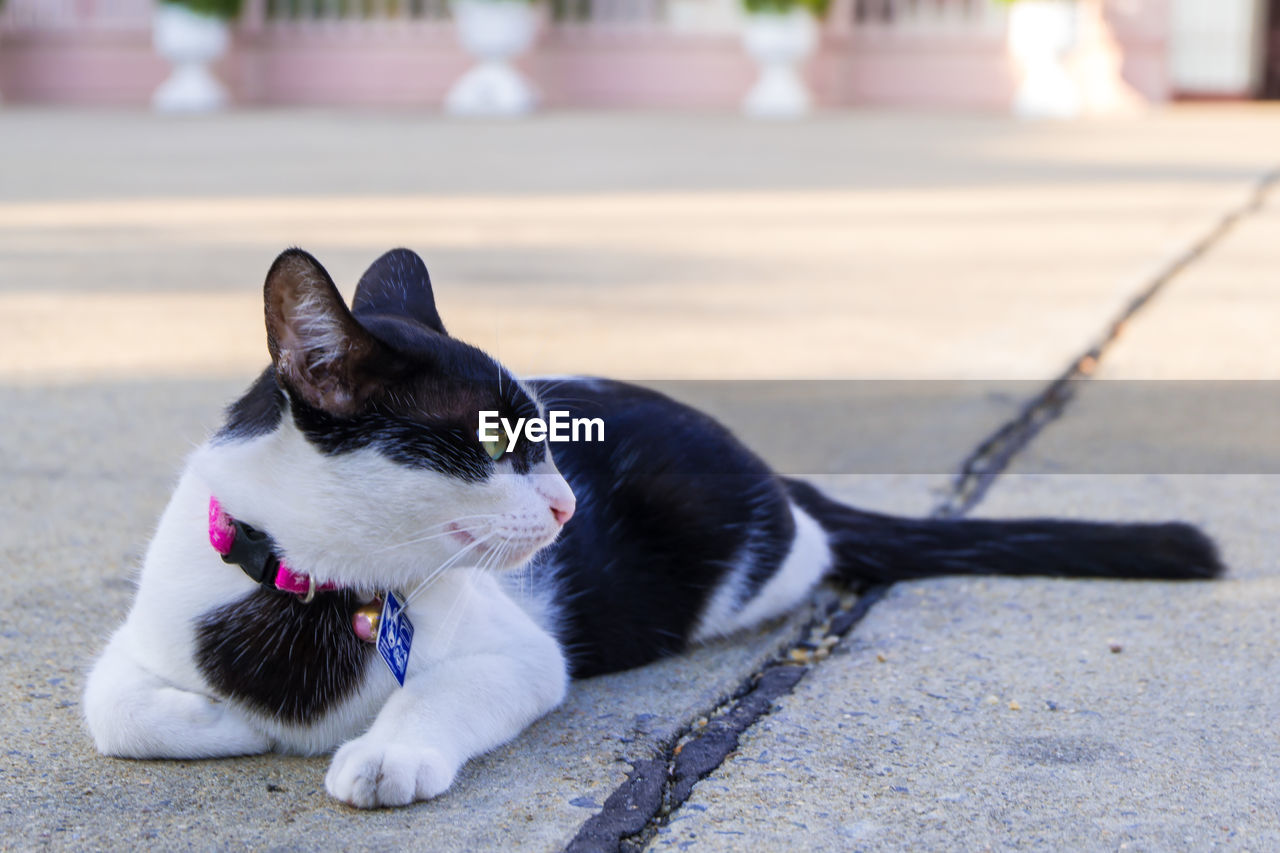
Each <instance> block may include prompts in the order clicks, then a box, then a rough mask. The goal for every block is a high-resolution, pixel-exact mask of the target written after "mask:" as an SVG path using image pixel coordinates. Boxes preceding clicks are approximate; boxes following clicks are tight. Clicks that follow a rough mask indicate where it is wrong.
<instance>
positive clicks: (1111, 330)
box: [565, 167, 1280, 853]
mask: <svg viewBox="0 0 1280 853" xmlns="http://www.w3.org/2000/svg"><path fill="white" fill-rule="evenodd" d="M1277 182H1280V167H1277V168H1275V169H1272V170H1271V171H1269V172H1267V173H1265V174H1263V175H1261V176H1260V177H1259V178H1257V179H1256V180H1255V181H1254V182H1253V183H1252V184H1251V186H1250V187H1249V190H1248V192H1247V193H1246V197H1245V198H1244V200H1243V201H1241V202H1240V203H1238V204H1236V205H1234V206H1232V207H1231V208H1229V209H1228V210H1227V211H1226V212H1224V213H1223V214H1222V215H1220V216H1218V217H1217V218H1215V219H1214V220H1213V222H1212V224H1211V225H1210V226H1209V227H1208V228H1206V229H1205V231H1204V233H1203V234H1201V235H1200V236H1199V237H1197V238H1196V239H1194V240H1192V241H1191V242H1190V243H1189V244H1188V245H1187V246H1185V247H1184V248H1182V249H1180V250H1179V251H1177V252H1175V253H1173V254H1172V255H1170V256H1169V257H1168V258H1166V259H1165V260H1164V261H1163V262H1162V263H1160V264H1159V265H1158V266H1157V268H1156V269H1155V270H1154V271H1153V272H1152V273H1151V274H1150V275H1148V276H1147V277H1145V279H1144V281H1143V283H1142V285H1141V286H1140V289H1139V290H1138V292H1137V293H1136V294H1135V295H1134V296H1133V297H1132V298H1131V299H1130V300H1129V302H1128V303H1127V304H1126V305H1125V306H1124V308H1123V309H1122V310H1121V311H1120V312H1119V313H1118V314H1117V315H1116V316H1115V317H1114V318H1113V319H1112V320H1111V322H1110V323H1108V325H1107V326H1106V327H1105V329H1104V331H1103V333H1102V334H1101V336H1099V338H1098V339H1097V340H1096V341H1095V342H1094V343H1093V344H1092V345H1090V346H1089V347H1088V348H1087V349H1085V350H1084V351H1083V352H1082V353H1080V354H1079V355H1078V356H1076V357H1075V358H1074V359H1073V360H1072V361H1071V362H1070V363H1069V364H1068V366H1067V368H1066V369H1065V370H1064V371H1063V372H1062V373H1061V374H1059V375H1058V376H1057V377H1056V378H1054V379H1053V380H1051V381H1050V382H1049V383H1048V384H1047V385H1046V386H1045V388H1044V389H1043V390H1042V391H1041V392H1040V393H1039V394H1037V395H1036V396H1035V397H1033V398H1031V399H1030V400H1028V401H1027V402H1026V403H1025V404H1024V405H1023V406H1022V407H1021V408H1020V409H1019V411H1018V413H1017V414H1016V415H1015V416H1014V417H1013V418H1011V419H1010V420H1008V421H1006V422H1005V423H1004V424H1002V425H1001V426H1000V427H999V428H997V429H996V430H995V431H994V432H993V433H992V434H991V435H990V436H988V437H987V438H986V439H985V440H983V441H982V442H981V443H980V444H979V445H978V446H977V447H976V448H975V449H974V451H973V452H972V453H970V454H969V455H968V456H967V457H965V459H964V460H963V462H962V463H961V466H960V470H959V472H958V473H957V474H956V476H955V478H954V479H953V480H952V482H951V484H950V486H949V487H948V489H947V491H946V496H945V497H944V498H943V499H942V500H940V501H939V502H938V504H937V505H936V506H935V507H934V509H933V511H932V512H930V514H929V515H930V517H932V518H958V517H962V516H964V515H966V514H967V513H968V512H969V511H970V510H972V509H973V508H974V507H975V506H976V505H977V504H978V503H979V502H980V501H981V500H982V499H983V497H985V496H986V494H987V492H988V491H989V490H990V488H991V486H992V484H993V483H994V482H995V481H996V479H997V478H998V477H999V476H1000V475H1001V474H1002V473H1003V472H1004V471H1005V470H1006V469H1007V468H1008V466H1009V464H1010V463H1011V462H1012V461H1013V460H1014V458H1015V457H1017V455H1018V454H1019V453H1021V452H1022V450H1023V449H1025V448H1026V447H1027V446H1028V445H1029V444H1030V443H1031V442H1032V441H1033V440H1034V439H1035V437H1036V436H1037V435H1039V434H1040V432H1041V431H1042V430H1043V429H1044V428H1045V427H1046V426H1048V425H1049V424H1050V423H1052V422H1053V421H1054V420H1056V419H1057V418H1059V417H1060V416H1061V415H1062V414H1063V412H1064V411H1065V410H1066V407H1067V405H1068V404H1069V403H1070V402H1071V400H1072V399H1073V398H1074V395H1075V389H1074V382H1075V381H1076V380H1081V379H1087V378H1089V377H1090V376H1092V375H1093V373H1094V372H1095V371H1096V369H1097V367H1098V364H1099V363H1100V362H1101V360H1102V358H1103V357H1104V356H1105V355H1106V352H1107V350H1108V349H1109V348H1110V347H1111V345H1112V344H1113V343H1114V342H1115V341H1116V339H1117V338H1119V336H1120V334H1121V333H1122V332H1123V330H1124V327H1125V324H1126V323H1128V322H1129V321H1130V320H1132V319H1133V318H1134V317H1135V316H1137V315H1138V314H1139V313H1140V312H1141V311H1142V309H1143V308H1145V307H1146V306H1147V305H1148V304H1149V303H1150V302H1151V300H1152V299H1153V298H1155V297H1156V296H1157V295H1158V294H1159V293H1160V292H1161V291H1162V290H1163V289H1164V287H1165V286H1166V285H1167V284H1168V283H1169V282H1170V281H1172V280H1173V279H1175V278H1177V276H1178V275H1179V274H1180V273H1182V272H1183V271H1184V270H1186V269H1187V268H1188V267H1190V266H1191V265H1192V264H1194V263H1195V262H1196V261H1197V260H1199V259H1200V258H1202V257H1204V255H1205V254H1206V253H1207V252H1209V250H1211V249H1212V248H1213V247H1214V246H1215V245H1217V243H1218V242H1219V241H1221V239H1222V238H1223V237H1225V236H1226V235H1227V234H1228V233H1229V232H1230V231H1231V230H1232V228H1233V227H1234V226H1235V225H1236V224H1237V223H1238V222H1240V221H1241V220H1242V219H1244V218H1245V217H1247V216H1249V215H1250V214H1252V213H1254V212H1256V211H1257V210H1258V209H1259V208H1260V207H1261V206H1262V204H1263V202H1264V201H1265V199H1266V196H1267V194H1268V193H1269V192H1270V190H1271V189H1272V188H1273V187H1274V186H1275V184H1276V183H1277ZM888 589H889V585H888V584H876V585H869V586H865V587H863V588H860V589H858V590H856V592H857V598H856V600H854V601H853V602H851V603H849V604H847V605H845V606H830V607H828V608H826V609H825V610H824V611H823V612H820V613H819V614H818V616H816V617H815V618H814V619H813V620H811V621H810V622H809V623H808V624H807V625H806V626H805V627H804V629H802V631H801V634H800V636H799V637H798V638H797V641H796V642H795V643H793V644H792V645H790V646H788V647H787V648H786V649H785V650H784V651H783V652H782V653H781V654H780V655H779V656H778V657H776V658H774V659H773V660H771V661H769V662H768V663H766V664H765V665H764V667H763V668H762V669H760V670H759V671H757V672H755V673H752V674H751V675H750V676H749V677H748V678H747V679H745V680H744V682H743V683H742V685H741V686H740V687H739V689H738V691H737V692H736V693H735V694H734V696H733V697H731V698H730V699H729V700H728V702H726V703H723V704H722V705H720V706H719V707H717V708H714V709H711V710H709V711H708V713H707V714H706V715H704V717H703V718H702V719H701V720H699V721H698V722H697V723H694V724H693V725H691V726H690V727H688V728H687V729H686V730H685V731H683V732H679V733H677V734H676V735H675V736H674V737H673V738H671V739H670V741H669V742H663V743H660V744H658V749H659V750H660V753H659V754H658V755H656V756H654V757H651V758H642V759H636V760H633V761H632V762H631V764H632V769H631V772H630V773H629V774H628V775H627V778H626V780H625V781H623V783H622V784H621V785H619V786H618V787H617V788H616V789H615V790H614V792H613V793H612V794H611V795H610V796H609V797H608V798H607V799H606V800H605V802H604V805H603V806H601V808H600V811H599V812H597V813H596V814H595V815H593V816H592V817H590V818H588V819H587V820H586V822H584V823H583V824H582V826H581V827H580V828H579V830H578V832H577V834H576V835H575V836H574V838H573V839H572V840H571V841H570V842H569V844H568V846H567V847H566V848H565V850H566V853H614V851H624V852H625V853H632V851H640V850H643V849H644V848H645V847H646V846H648V844H649V842H650V841H651V840H652V839H653V837H654V835H655V834H656V833H657V831H658V830H659V829H660V828H661V827H662V826H664V825H665V824H666V823H667V822H668V821H669V820H670V817H671V815H672V814H673V813H674V812H675V811H676V810H677V809H679V808H680V806H681V805H683V804H684V802H685V801H686V800H687V799H688V798H689V795H690V794H691V793H692V791H693V786H694V785H695V784H697V783H698V781H700V780H701V779H704V778H706V777H707V776H709V775H710V774H711V773H713V772H715V770H716V769H718V768H719V767H720V766H721V764H723V762H724V760H725V759H726V758H727V757H728V756H729V755H730V754H731V753H732V752H733V751H734V750H735V749H737V747H738V741H739V737H740V736H741V735H742V734H743V732H745V731H747V730H748V729H749V728H751V726H753V725H755V723H756V722H757V721H758V720H759V719H760V718H761V717H763V716H765V715H766V714H768V713H770V712H771V710H772V708H773V704H774V702H776V701H777V700H778V699H780V698H781V697H783V696H785V695H787V694H789V693H790V692H791V691H792V690H793V689H794V688H795V686H796V685H797V684H798V683H800V681H801V679H803V678H804V676H805V675H806V674H807V673H808V672H809V670H810V668H811V667H812V666H815V665H817V664H819V663H820V662H821V661H822V660H823V659H825V657H826V654H823V655H811V654H809V650H811V649H813V648H815V646H814V644H813V643H811V642H808V640H809V639H810V638H812V637H813V636H814V635H815V632H820V633H821V634H822V639H821V641H820V644H819V645H818V646H817V648H819V649H822V648H825V649H827V651H828V653H829V651H830V648H831V645H834V643H833V642H832V639H834V641H835V643H838V642H839V641H840V640H841V639H842V638H843V637H844V636H845V635H846V634H848V633H849V632H850V631H851V630H853V628H854V626H855V625H857V623H858V622H859V621H860V620H861V619H862V618H863V617H864V616H866V614H867V613H868V612H869V611H870V610H871V608H872V607H873V606H874V605H875V604H876V603H877V602H878V601H880V600H881V598H883V597H884V594H885V592H886V591H887V590H888ZM823 643H830V644H831V645H822V644H823Z"/></svg>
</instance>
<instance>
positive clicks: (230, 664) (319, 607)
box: [196, 589, 376, 725]
mask: <svg viewBox="0 0 1280 853" xmlns="http://www.w3.org/2000/svg"><path fill="white" fill-rule="evenodd" d="M357 606H358V604H357V602H356V600H355V596H354V594H353V593H351V592H349V591H341V592H325V593H320V594H318V595H317V596H316V597H315V599H314V600H313V601H312V602H311V603H310V604H303V603H302V601H301V600H300V599H299V598H298V597H297V596H295V595H290V594H288V593H282V592H276V591H273V590H267V589H258V590H255V591H254V592H251V593H250V594H248V595H246V596H245V597H244V598H242V599H240V600H239V601H235V602H232V603H231V604H227V605H224V606H222V607H220V608H218V609H217V610H213V611H211V612H209V613H206V614H205V615H204V616H202V617H201V618H200V619H199V620H198V622H197V623H196V664H197V665H198V666H199V667H200V671H201V672H202V673H203V674H204V677H205V679H207V680H208V682H209V685H210V686H211V687H212V688H213V689H214V691H215V692H217V693H218V694H219V695H221V696H223V697H226V698H229V699H235V700H238V701H240V702H243V703H245V704H246V705H248V706H250V707H251V708H253V709H255V710H258V711H260V712H262V713H263V714H265V715H267V716H268V717H273V718H275V719H277V720H281V721H283V722H287V723H293V724H296V725H307V724H310V723H314V722H316V721H317V720H319V719H320V718H321V717H323V716H324V714H325V713H326V712H327V711H328V710H329V709H330V708H332V707H333V706H334V705H337V704H339V703H341V702H342V701H343V700H344V699H346V698H347V697H349V696H350V695H352V694H353V693H355V692H356V691H357V690H358V689H359V687H360V685H361V683H362V682H363V681H364V678H365V673H366V671H367V669H368V666H369V664H370V663H371V662H372V661H373V660H374V659H375V656H376V649H375V648H374V646H373V644H372V643H366V642H363V641H361V640H360V639H359V638H358V637H356V635H355V632H354V631H352V629H351V614H352V611H353V610H354V609H355V608H356V607H357Z"/></svg>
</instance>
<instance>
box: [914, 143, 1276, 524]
mask: <svg viewBox="0 0 1280 853" xmlns="http://www.w3.org/2000/svg"><path fill="white" fill-rule="evenodd" d="M1278 180H1280V167H1277V168H1274V169H1272V170H1271V171H1269V172H1266V173H1265V174H1263V175H1261V176H1260V177H1259V178H1257V179H1256V180H1255V181H1254V182H1253V184H1252V185H1251V186H1250V188H1249V191H1248V192H1247V194H1246V196H1245V198H1244V200H1243V201H1241V202H1240V203H1238V204H1236V205H1234V206H1233V207H1231V208H1230V209H1228V210H1227V211H1226V212H1225V213H1223V214H1222V215H1220V216H1218V217H1217V218H1215V219H1214V220H1213V223H1212V224H1211V225H1210V226H1209V227H1208V228H1206V229H1205V232H1204V233H1203V234H1201V235H1200V236H1199V237H1197V238H1196V239H1195V240H1193V241H1191V243H1190V244H1189V245H1187V246H1185V247H1183V248H1182V249H1180V250H1179V251H1177V252H1174V253H1173V254H1171V255H1170V256H1169V257H1167V258H1166V259H1165V260H1164V261H1163V262H1162V263H1161V264H1160V265H1159V266H1158V267H1157V268H1156V270H1155V271H1154V272H1153V273H1151V274H1150V275H1149V276H1147V278H1146V280H1145V282H1144V284H1143V285H1142V287H1141V289H1140V290H1139V291H1138V293H1137V294H1136V295H1135V296H1133V298H1131V299H1130V300H1129V302H1128V304H1127V305H1125V307H1124V308H1123V309H1121V310H1120V312H1119V313H1118V314H1117V315H1116V316H1115V317H1114V318H1113V319H1112V320H1111V322H1110V323H1109V324H1108V325H1107V327H1106V329H1105V330H1104V331H1103V333H1102V335H1101V336H1100V337H1099V338H1098V339H1097V340H1096V341H1095V342H1094V343H1093V344H1092V345H1091V346H1090V347H1089V348H1087V349H1086V350H1085V351H1084V352H1082V353H1080V354H1079V355H1078V356H1076V358H1075V359H1074V360H1072V361H1071V363H1070V364H1068V365H1067V368H1066V369H1065V370H1064V371H1062V373H1060V374H1059V375H1058V376H1057V377H1056V378H1055V379H1053V380H1052V381H1051V382H1050V383H1049V384H1048V385H1047V386H1045V388H1044V390H1043V391H1041V392H1040V393H1039V394H1037V395H1036V396H1035V397H1032V398H1031V399H1030V400H1028V401H1027V402H1026V403H1025V404H1024V405H1023V406H1022V408H1021V409H1020V410H1019V412H1018V414H1017V415H1015V416H1014V417H1013V418H1012V419H1010V420H1009V421H1006V422H1005V423H1004V424H1003V425H1002V426H1001V427H1000V428H999V429H997V430H996V431H995V432H994V433H992V434H991V436H990V437H989V438H987V440H986V441H984V442H982V443H981V444H980V445H978V447H977V448H975V449H974V451H973V453H971V454H969V456H968V457H967V458H966V459H965V460H964V462H963V463H962V464H961V466H960V472H959V473H958V474H957V475H956V477H955V480H953V481H952V484H951V487H950V488H949V489H948V490H947V497H946V498H945V499H944V500H943V501H942V502H941V503H940V504H939V505H938V506H937V507H935V508H934V511H933V512H932V513H931V514H930V515H931V516H932V517H934V518H958V517H960V516H962V515H964V514H965V513H967V512H968V511H969V510H971V509H973V507H974V506H976V505H977V504H978V502H979V501H981V500H982V498H983V497H984V496H985V495H986V494H987V492H988V490H990V488H991V485H992V484H993V483H994V482H995V481H996V478H997V477H999V476H1000V475H1001V474H1002V473H1003V472H1004V471H1005V469H1006V468H1008V467H1009V463H1010V462H1012V461H1013V459H1014V457H1015V456H1017V455H1018V454H1019V453H1020V452H1021V451H1022V449H1023V448H1025V447H1026V446H1027V445H1028V444H1030V443H1031V442H1032V441H1033V440H1034V439H1035V437H1036V436H1037V435H1039V434H1040V431H1041V430H1043V429H1044V428H1045V427H1046V426H1048V425H1049V424H1050V423H1052V422H1053V421H1055V420H1057V419H1058V418H1059V417H1060V416H1061V415H1062V413H1063V411H1065V409H1066V406H1067V404H1068V403H1069V402H1070V401H1071V399H1072V398H1073V397H1074V396H1075V383H1076V381H1077V380H1080V379H1087V378H1089V377H1090V376H1092V375H1093V373H1094V371H1096V370H1097V368H1098V365H1099V363H1101V361H1102V358H1103V356H1104V355H1106V352H1107V350H1108V349H1110V347H1111V345H1112V344H1113V343H1115V341H1116V339H1117V338H1119V337H1120V334H1121V333H1122V332H1123V331H1124V327H1125V325H1126V324H1127V323H1128V322H1129V321H1130V320H1132V319H1133V318H1134V317H1135V316H1136V315H1137V314H1138V313H1139V312H1140V311H1142V309H1143V308H1145V307H1146V306H1147V304H1148V303H1149V302H1150V301H1151V300H1152V299H1154V298H1155V297H1156V296H1157V295H1158V294H1159V293H1160V291H1162V290H1163V289H1164V287H1165V285H1167V284H1168V283H1169V282H1170V281H1172V280H1173V279H1175V278H1177V277H1178V275H1179V273H1181V272H1182V271H1183V270H1185V269H1187V268H1188V267H1190V266H1191V265H1192V264H1194V263H1195V262H1196V261H1197V260H1199V259H1200V258H1202V257H1203V256H1204V255H1205V253H1207V252H1208V251H1209V250H1210V249H1212V248H1213V247H1214V246H1215V245H1217V244H1218V242H1219V241H1221V240H1222V238H1223V237H1225V236H1226V235H1227V234H1228V233H1230V231H1231V229H1232V228H1234V227H1235V225H1236V224H1237V223H1238V222H1240V220H1242V219H1244V218H1245V217H1247V216H1249V215H1250V214H1252V213H1254V212H1256V211H1257V210H1258V209H1259V208H1260V207H1261V206H1262V204H1263V202H1264V201H1265V200H1266V197H1267V193H1268V192H1270V190H1271V189H1272V187H1274V186H1275V184H1276V182H1277V181H1278Z"/></svg>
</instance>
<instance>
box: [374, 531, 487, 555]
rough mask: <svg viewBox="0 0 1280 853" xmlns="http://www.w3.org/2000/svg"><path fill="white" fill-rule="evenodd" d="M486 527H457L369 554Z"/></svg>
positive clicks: (384, 547) (385, 547) (381, 552)
mask: <svg viewBox="0 0 1280 853" xmlns="http://www.w3.org/2000/svg"><path fill="white" fill-rule="evenodd" d="M486 527H488V525H486V524H481V525H477V526H475V527H455V528H453V529H452V530H444V531H441V532H440V533H433V534H431V535H430V536H419V537H418V538H416V539H407V540H405V541H404V542H396V543H395V544H392V545H386V546H383V547H382V548H378V549H376V550H373V551H370V552H369V553H371V554H383V553H386V552H387V551H394V550H395V549H397V548H407V547H409V546H410V545H420V544H422V543H423V542H430V541H432V540H433V539H443V538H444V537H446V536H453V535H454V534H456V533H468V534H469V533H475V532H476V531H477V530H484V529H485V528H486Z"/></svg>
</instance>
